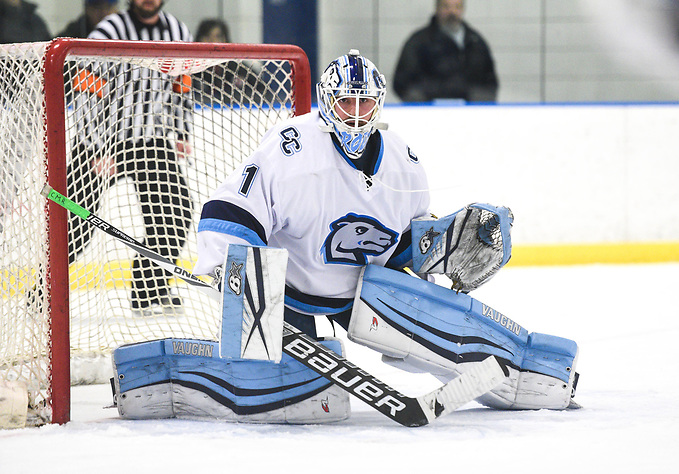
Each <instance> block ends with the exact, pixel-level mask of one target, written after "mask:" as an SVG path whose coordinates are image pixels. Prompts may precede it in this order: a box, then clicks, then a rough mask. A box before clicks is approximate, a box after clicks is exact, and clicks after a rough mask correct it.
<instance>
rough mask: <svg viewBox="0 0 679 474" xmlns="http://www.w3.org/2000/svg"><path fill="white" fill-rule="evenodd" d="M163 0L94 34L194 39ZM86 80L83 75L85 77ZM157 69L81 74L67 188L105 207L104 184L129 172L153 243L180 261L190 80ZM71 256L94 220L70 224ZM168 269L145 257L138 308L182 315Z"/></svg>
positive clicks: (136, 285) (137, 275)
mask: <svg viewBox="0 0 679 474" xmlns="http://www.w3.org/2000/svg"><path fill="white" fill-rule="evenodd" d="M162 6H163V0H130V1H129V9H128V10H127V11H124V12H119V13H114V14H112V15H109V16H107V17H106V18H104V19H103V20H102V21H101V22H100V23H99V24H97V26H96V27H95V29H94V30H93V31H92V32H91V33H90V35H89V38H91V39H103V40H134V41H186V42H190V41H193V38H192V36H191V33H190V31H189V29H188V28H187V26H186V25H185V24H184V23H182V22H181V21H179V20H178V19H177V18H175V17H174V16H173V15H171V14H169V13H167V12H164V11H163V10H161V8H162ZM79 78H82V79H80V82H78V79H79ZM181 79H182V78H181V77H180V78H179V82H177V78H174V79H173V78H172V77H170V76H167V75H165V74H163V73H161V72H159V71H151V70H149V69H141V68H139V67H135V66H131V65H129V64H122V63H114V62H112V61H106V62H104V61H101V62H92V63H90V64H89V65H87V66H86V67H84V68H83V69H81V70H79V72H78V77H76V79H75V80H74V83H73V88H74V91H73V92H74V94H75V118H76V122H77V126H78V134H77V135H78V136H77V143H76V146H74V149H73V159H72V160H71V164H70V166H69V170H68V194H69V195H70V196H73V197H74V198H73V199H74V200H75V201H76V202H78V203H79V204H81V205H82V206H84V207H85V208H90V209H93V212H95V213H96V212H97V210H98V209H99V207H100V204H101V202H100V201H101V197H102V192H103V191H104V190H105V189H107V188H109V187H110V186H111V185H113V184H114V183H115V182H116V181H117V180H118V179H120V178H131V179H132V181H133V183H134V187H135V191H136V195H137V199H138V201H139V203H140V204H141V212H142V216H143V219H144V227H145V244H146V245H147V246H148V247H149V248H151V249H153V250H155V251H156V252H158V253H160V254H161V255H164V256H165V257H167V258H169V259H171V260H176V259H177V258H178V257H179V254H180V252H181V250H182V247H183V246H184V243H185V242H186V236H187V231H188V229H189V227H190V225H191V213H192V202H191V198H190V195H189V189H188V186H187V184H186V180H185V179H184V177H183V176H182V174H181V170H180V168H179V165H178V162H177V158H178V156H180V157H184V156H186V155H189V154H190V153H191V147H190V145H189V134H190V132H191V120H192V116H191V110H192V104H191V102H190V101H191V94H190V87H189V86H188V85H187V84H186V83H185V82H181ZM69 226H70V232H71V238H70V239H69V260H70V262H71V263H72V262H73V261H74V260H75V257H76V256H77V255H78V254H80V253H81V252H82V251H83V250H84V248H85V246H86V245H87V244H88V242H89V241H90V239H91V236H92V233H93V231H94V229H93V227H92V226H89V225H88V224H84V222H83V221H80V220H78V219H77V218H71V219H70V222H69ZM168 276H169V274H168V273H166V272H165V271H164V270H161V269H160V268H158V267H156V266H154V265H153V264H152V263H151V262H150V261H149V260H147V259H145V258H142V257H141V256H140V255H137V256H136V257H135V259H134V262H133V265H132V279H133V281H132V291H131V295H130V296H131V298H130V303H131V306H132V310H133V311H134V312H135V314H136V315H138V316H153V315H156V314H179V313H181V312H182V307H181V305H182V301H181V299H180V298H179V296H177V295H173V294H171V293H170V288H169V283H168Z"/></svg>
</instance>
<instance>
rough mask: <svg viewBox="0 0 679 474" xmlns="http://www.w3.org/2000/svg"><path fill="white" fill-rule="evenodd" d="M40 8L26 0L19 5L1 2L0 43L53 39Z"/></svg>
mask: <svg viewBox="0 0 679 474" xmlns="http://www.w3.org/2000/svg"><path fill="white" fill-rule="evenodd" d="M37 8H38V6H37V5H35V4H33V3H28V2H26V1H24V0H22V1H21V4H20V5H19V6H18V7H10V6H9V5H5V4H4V3H0V43H28V42H33V41H49V40H51V39H52V36H51V35H50V32H49V30H48V29H47V25H46V24H45V21H44V20H43V19H42V18H40V16H39V15H38V14H37V13H36V12H35V10H36V9H37Z"/></svg>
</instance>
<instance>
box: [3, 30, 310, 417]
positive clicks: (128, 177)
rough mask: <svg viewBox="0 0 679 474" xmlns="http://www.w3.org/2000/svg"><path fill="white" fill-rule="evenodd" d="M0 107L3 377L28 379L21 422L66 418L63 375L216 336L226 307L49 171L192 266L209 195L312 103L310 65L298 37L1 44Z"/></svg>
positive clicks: (78, 379) (102, 376)
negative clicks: (138, 250) (105, 228)
mask: <svg viewBox="0 0 679 474" xmlns="http://www.w3.org/2000/svg"><path fill="white" fill-rule="evenodd" d="M140 89H141V93H140ZM0 106H1V107H2V109H1V111H2V115H0V246H1V250H0V275H1V278H2V285H1V287H0V384H4V385H12V386H13V387H16V386H19V387H23V388H25V389H26V390H27V393H28V400H29V410H28V417H27V424H29V425H39V424H43V423H47V422H58V423H63V422H66V421H68V419H69V417H70V384H71V383H88V382H103V381H106V382H108V380H107V379H108V377H109V376H110V367H111V366H110V354H111V352H112V350H113V349H114V348H116V347H118V346H120V345H122V344H126V343H132V342H139V341H145V340H152V339H160V338H166V337H191V338H200V339H208V340H217V334H218V331H219V324H220V315H219V314H218V312H219V308H218V307H217V306H216V305H215V304H214V303H213V302H212V301H210V300H209V299H208V298H206V297H205V296H204V295H203V294H202V293H200V292H196V291H192V290H190V289H189V288H188V287H187V286H185V285H184V284H182V283H181V282H180V281H176V280H174V279H172V278H171V277H170V275H169V274H167V273H160V274H158V273H157V271H155V270H154V269H153V268H151V265H149V262H148V261H144V259H140V258H138V256H137V255H136V254H135V253H134V252H133V251H131V250H130V249H129V248H128V247H126V246H124V245H123V244H121V243H119V242H116V241H115V240H114V239H111V238H107V236H106V235H105V234H104V233H103V232H98V231H93V230H92V229H89V228H88V224H84V225H83V223H82V222H78V221H77V220H75V219H74V218H73V216H69V215H67V213H66V212H65V211H64V210H63V209H60V208H59V207H58V206H54V205H53V203H50V204H48V203H47V202H46V200H45V199H44V198H43V197H41V195H40V191H41V190H42V188H43V187H44V185H45V184H47V183H49V184H50V185H51V186H52V187H53V188H54V189H56V190H57V191H59V192H61V193H63V194H66V195H68V197H70V198H71V199H73V200H74V201H76V202H77V203H78V204H80V205H82V206H83V207H85V208H86V209H88V210H89V211H91V212H93V213H95V214H97V215H98V216H100V217H101V218H102V219H104V220H106V221H108V222H111V223H112V224H113V225H114V226H116V227H118V228H120V229H122V230H123V231H124V232H126V233H127V234H129V235H131V236H132V237H134V238H136V239H137V240H140V241H142V242H145V244H146V245H148V246H150V247H151V248H154V249H155V250H157V251H159V252H160V253H161V254H164V255H166V256H168V257H169V258H172V259H174V260H175V261H177V262H178V263H179V264H180V265H181V266H183V267H184V268H186V269H188V270H191V269H192V267H193V264H194V263H195V259H196V229H197V223H198V219H199V217H200V212H201V208H202V205H203V203H205V201H206V200H207V199H208V197H209V196H210V194H211V193H212V191H213V190H214V189H215V188H216V187H217V185H218V184H219V183H220V182H221V181H222V180H223V179H224V178H225V177H226V176H227V175H228V174H229V173H230V172H231V171H232V170H233V169H234V167H235V166H237V165H238V163H240V162H241V161H242V160H243V158H244V157H246V156H248V154H250V153H251V152H252V151H253V150H254V148H255V147H256V146H257V144H258V142H259V140H260V139H261V137H262V136H263V134H264V133H265V132H266V130H267V129H268V128H270V127H271V126H272V125H273V124H275V123H277V122H279V121H281V120H284V119H287V118H289V117H291V116H293V115H299V114H301V113H306V112H308V111H309V109H310V79H309V66H308V62H307V59H306V56H304V53H303V52H302V51H301V50H300V49H299V48H296V47H293V46H273V45H237V44H211V45H207V44H199V43H192V44H187V43H183V44H182V43H160V42H143V43H142V42H122V41H118V42H112V41H91V40H70V39H59V40H55V41H53V42H50V43H25V44H14V45H0ZM178 143H180V145H179V146H178ZM182 145H188V147H186V146H184V148H181V146H182ZM140 282H141V283H140ZM149 282H151V283H149Z"/></svg>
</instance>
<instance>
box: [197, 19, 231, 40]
mask: <svg viewBox="0 0 679 474" xmlns="http://www.w3.org/2000/svg"><path fill="white" fill-rule="evenodd" d="M196 41H199V42H201V43H230V42H231V37H230V35H229V27H228V26H227V25H226V23H225V22H224V21H223V20H220V19H218V18H209V19H206V20H203V21H201V22H200V24H199V25H198V31H197V32H196Z"/></svg>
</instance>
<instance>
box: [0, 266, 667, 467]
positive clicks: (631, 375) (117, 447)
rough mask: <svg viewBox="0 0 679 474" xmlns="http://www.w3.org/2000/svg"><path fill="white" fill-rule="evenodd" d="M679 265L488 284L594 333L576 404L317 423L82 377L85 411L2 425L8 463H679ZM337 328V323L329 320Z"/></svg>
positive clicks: (472, 407)
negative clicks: (216, 416)
mask: <svg viewBox="0 0 679 474" xmlns="http://www.w3.org/2000/svg"><path fill="white" fill-rule="evenodd" d="M678 284H679V264H674V263H673V264H662V265H627V266H615V265H610V266H599V265H590V266H577V267H543V268H537V267H535V268H512V267H511V266H510V267H508V268H505V269H503V270H502V271H501V272H500V273H499V274H498V275H497V276H496V277H495V278H494V279H493V280H491V281H490V282H488V283H487V284H486V285H485V286H483V287H482V288H480V289H479V290H477V291H476V292H474V295H473V296H475V297H476V298H477V299H479V300H481V301H483V302H484V303H486V304H489V305H491V306H493V307H494V308H495V309H497V310H499V311H501V312H503V313H504V314H506V315H507V316H509V317H511V318H512V319H514V320H515V321H517V322H519V323H520V324H522V325H523V326H524V327H526V328H527V329H528V330H529V331H537V332H544V333H549V334H555V335H559V336H563V337H568V338H571V339H574V340H576V341H577V342H578V343H579V345H580V359H579V363H578V367H577V369H578V372H580V374H581V378H580V384H579V387H578V394H577V397H576V400H577V401H578V402H579V403H580V404H582V405H583V408H582V409H581V410H574V411H563V412H556V411H546V410H540V411H523V412H503V411H495V410H491V409H487V408H484V407H481V406H480V405H478V404H476V403H475V402H472V403H470V404H468V405H466V406H465V407H463V408H462V409H460V410H458V411H457V412H455V413H453V414H451V415H449V416H447V417H445V418H442V419H439V420H437V421H436V422H434V423H433V424H431V425H429V426H425V427H421V428H404V427H401V426H399V425H397V424H395V423H394V422H392V421H391V420H389V419H388V418H386V417H384V416H383V415H381V414H379V413H377V412H375V411H373V410H372V409H370V408H369V407H368V406H367V405H364V404H363V403H362V402H360V401H357V400H355V399H354V400H352V410H353V415H352V417H351V418H350V419H349V420H347V421H345V422H341V423H337V424H333V425H317V426H289V425H247V424H228V423H219V422H200V421H185V420H161V421H128V420H121V419H119V418H118V414H117V411H116V410H115V409H110V408H109V409H106V408H103V407H105V406H106V405H110V404H111V397H110V388H109V387H108V386H106V385H97V386H88V387H74V388H73V390H72V392H73V408H72V418H73V421H72V422H70V423H68V424H67V425H64V426H45V427H42V428H38V429H36V428H28V429H23V430H13V431H0V473H2V474H8V473H28V472H30V473H81V472H82V473H93V474H104V473H116V474H119V473H121V472H124V473H145V472H189V470H190V472H196V471H197V470H199V469H200V470H204V471H207V470H209V471H208V472H224V473H234V474H241V473H243V474H244V473H253V474H254V473H263V472H272V473H279V472H283V473H286V472H301V473H312V472H313V473H319V474H320V473H323V474H325V473H342V474H346V473H356V474H358V473H364V472H378V473H408V474H423V473H425V472H448V473H456V474H462V473H470V474H472V473H486V472H498V473H540V474H550V473H577V474H579V473H590V472H596V473H635V474H637V473H670V472H678V471H677V469H679V468H678V467H677V466H679V454H677V445H678V441H679V409H678V408H679V381H678V377H677V376H678V375H679V370H677V365H676V364H677V357H676V350H675V347H677V339H678V338H679V309H678V308H679V306H678V305H677V298H676V292H677V285H678ZM325 329H328V328H325ZM347 352H348V358H349V359H351V360H352V361H354V362H356V363H358V364H359V365H361V366H362V367H364V368H365V369H367V370H369V371H371V372H372V373H373V374H374V375H376V376H378V377H380V378H382V379H383V380H384V381H386V382H388V383H390V384H391V385H392V386H394V387H395V388H398V389H400V390H401V391H403V392H404V393H407V394H409V395H420V394H422V393H425V392H427V391H429V390H431V389H432V388H433V387H434V386H436V385H437V384H438V383H437V382H436V381H434V380H433V378H431V377H429V376H428V375H413V374H406V373H400V372H398V371H397V370H396V369H393V368H390V367H387V366H384V365H382V363H381V362H380V361H379V358H378V356H377V355H376V354H374V353H372V352H371V351H369V350H367V349H365V348H361V347H359V346H356V345H353V344H350V343H347Z"/></svg>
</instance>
